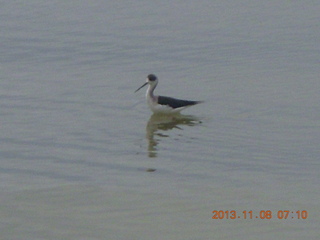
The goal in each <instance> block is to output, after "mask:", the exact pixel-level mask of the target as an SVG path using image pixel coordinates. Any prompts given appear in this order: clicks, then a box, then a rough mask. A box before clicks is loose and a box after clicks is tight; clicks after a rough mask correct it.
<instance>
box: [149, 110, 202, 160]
mask: <svg viewBox="0 0 320 240" xmlns="http://www.w3.org/2000/svg"><path fill="white" fill-rule="evenodd" d="M201 123H202V122H201V120H200V119H199V118H197V117H196V116H193V115H183V114H174V115H160V114H153V115H151V117H150V119H149V121H148V123H147V126H146V137H147V140H148V156H149V157H150V158H154V157H157V151H158V144H159V142H160V139H164V138H166V137H169V134H168V133H165V132H167V131H170V130H172V129H179V130H183V126H188V127H192V126H196V125H199V124H201Z"/></svg>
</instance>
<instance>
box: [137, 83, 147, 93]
mask: <svg viewBox="0 0 320 240" xmlns="http://www.w3.org/2000/svg"><path fill="white" fill-rule="evenodd" d="M147 84H148V83H147V82H146V83H145V84H143V85H142V86H141V87H139V88H138V89H137V90H135V91H134V92H138V91H139V90H140V89H141V88H143V87H144V86H145V85H147Z"/></svg>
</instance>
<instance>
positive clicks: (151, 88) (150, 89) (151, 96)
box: [146, 84, 157, 98]
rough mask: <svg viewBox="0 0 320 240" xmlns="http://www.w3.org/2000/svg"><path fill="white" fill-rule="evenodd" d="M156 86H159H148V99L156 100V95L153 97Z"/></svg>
mask: <svg viewBox="0 0 320 240" xmlns="http://www.w3.org/2000/svg"><path fill="white" fill-rule="evenodd" d="M156 86H157V84H155V85H153V86H151V85H149V86H148V89H147V93H146V97H147V98H148V97H150V98H155V97H154V95H153V91H154V89H155V88H156Z"/></svg>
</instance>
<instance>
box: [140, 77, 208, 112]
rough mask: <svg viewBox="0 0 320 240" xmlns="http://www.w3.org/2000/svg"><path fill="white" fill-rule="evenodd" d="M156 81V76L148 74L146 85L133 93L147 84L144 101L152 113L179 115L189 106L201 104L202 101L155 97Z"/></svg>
mask: <svg viewBox="0 0 320 240" xmlns="http://www.w3.org/2000/svg"><path fill="white" fill-rule="evenodd" d="M158 81H159V80H158V78H157V76H156V75H154V74H149V75H148V76H147V79H146V83H144V84H143V85H142V86H141V87H139V88H138V89H137V90H136V91H135V92H137V91H139V90H140V89H141V88H143V87H144V86H146V85H148V84H149V86H148V89H147V92H146V99H147V103H148V105H149V108H150V109H151V111H152V112H153V113H162V114H174V113H179V112H180V111H182V110H183V109H185V108H188V107H190V106H193V105H196V104H199V103H202V102H203V101H190V100H182V99H176V98H172V97H165V96H156V95H154V94H153V91H154V89H155V88H156V87H157V85H158Z"/></svg>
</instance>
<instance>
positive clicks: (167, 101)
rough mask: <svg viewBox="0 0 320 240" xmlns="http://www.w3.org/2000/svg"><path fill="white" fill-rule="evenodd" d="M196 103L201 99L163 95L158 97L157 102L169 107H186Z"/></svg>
mask: <svg viewBox="0 0 320 240" xmlns="http://www.w3.org/2000/svg"><path fill="white" fill-rule="evenodd" d="M198 103H201V101H189V100H181V99H176V98H171V97H164V96H159V97H158V104H160V105H168V106H169V107H172V108H180V107H187V106H192V105H195V104H198Z"/></svg>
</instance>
